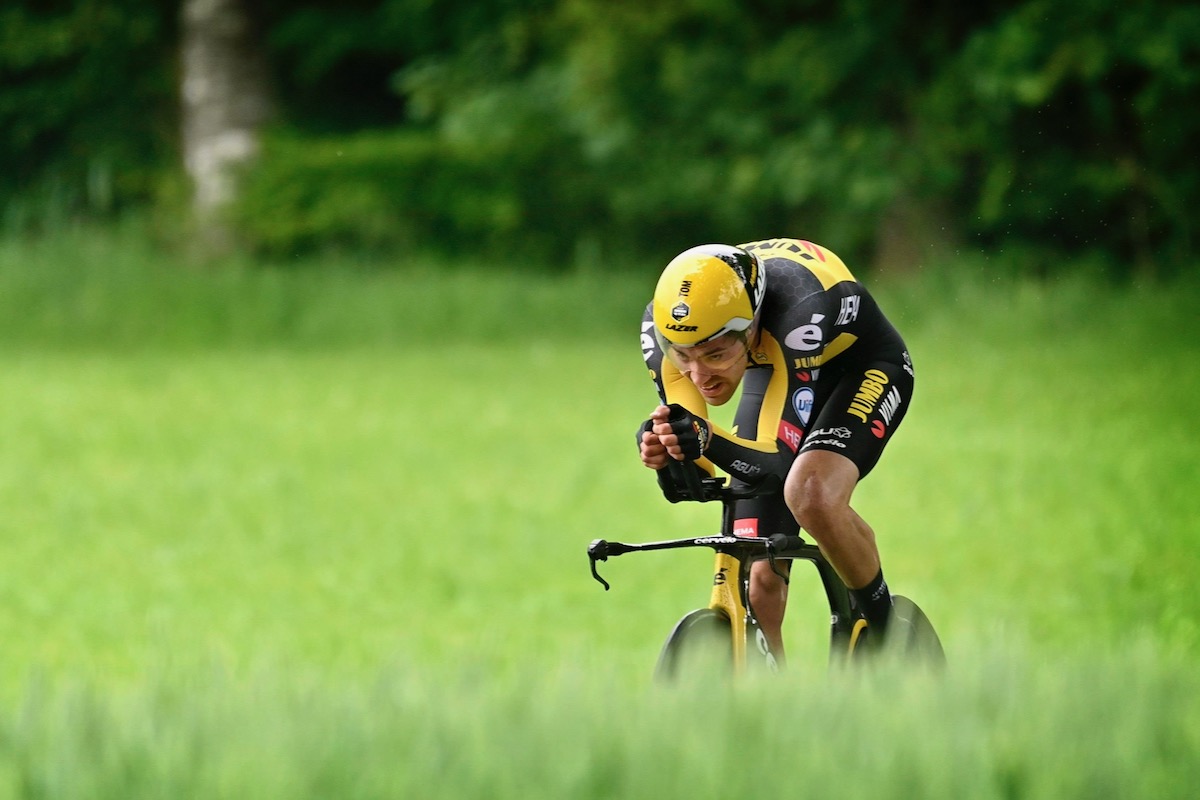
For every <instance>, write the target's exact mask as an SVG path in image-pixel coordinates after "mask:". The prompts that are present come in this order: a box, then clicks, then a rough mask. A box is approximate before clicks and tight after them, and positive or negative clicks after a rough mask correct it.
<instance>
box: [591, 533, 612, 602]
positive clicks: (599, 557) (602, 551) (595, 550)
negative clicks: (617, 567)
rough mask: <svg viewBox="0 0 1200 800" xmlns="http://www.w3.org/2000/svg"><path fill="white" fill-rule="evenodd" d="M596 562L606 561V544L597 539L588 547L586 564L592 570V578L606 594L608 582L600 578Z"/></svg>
mask: <svg viewBox="0 0 1200 800" xmlns="http://www.w3.org/2000/svg"><path fill="white" fill-rule="evenodd" d="M597 561H608V542H606V541H604V540H603V539H597V540H595V541H594V542H592V543H591V544H589V545H588V562H589V564H590V566H591V568H592V577H593V578H595V579H596V580H597V581H599V582H600V585H601V586H603V587H604V591H606V592H607V591H608V590H609V588H610V587H609V585H608V581H606V580H604V578H601V577H600V573H599V572H597V571H596V562H597Z"/></svg>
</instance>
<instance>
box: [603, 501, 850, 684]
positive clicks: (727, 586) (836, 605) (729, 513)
mask: <svg viewBox="0 0 1200 800" xmlns="http://www.w3.org/2000/svg"><path fill="white" fill-rule="evenodd" d="M723 484H724V481H723V479H720V478H703V479H699V478H697V480H696V481H694V482H692V485H691V486H689V487H688V489H687V490H686V491H685V492H681V496H680V497H679V498H678V499H683V500H692V499H695V500H698V501H700V502H706V501H710V500H719V501H720V502H721V504H722V506H723V509H722V515H721V532H720V534H719V535H717V536H702V537H695V538H683V539H670V540H665V541H659V542H647V543H643V544H627V543H623V542H610V541H606V540H604V539H597V540H595V541H593V542H592V543H591V544H590V545H589V546H588V558H589V560H590V562H591V570H592V576H593V577H594V578H595V579H596V580H597V581H599V582H600V583H601V584H602V585H603V586H604V588H605V589H606V590H607V589H608V588H609V584H608V582H607V581H605V580H604V578H602V577H600V574H599V572H598V571H597V570H596V562H597V561H607V560H608V558H609V557H615V556H619V555H624V554H626V553H632V552H645V551H650V550H669V549H679V548H685V547H709V548H711V549H712V550H714V551H715V560H714V566H713V578H712V590H711V595H710V598H709V604H708V606H707V608H706V609H699V610H697V611H693V612H692V613H690V614H688V615H686V616H685V617H684V618H683V619H682V620H680V622H679V623H678V624H677V625H676V626H675V629H674V630H673V631H672V632H671V635H670V636H669V637H668V639H667V642H666V644H665V645H664V647H663V653H662V656H661V657H660V659H659V672H660V673H663V672H670V671H671V670H672V664H671V662H672V659H673V657H674V656H673V653H675V652H676V651H677V649H678V648H679V647H680V646H681V642H682V641H683V640H684V638H686V637H687V636H688V635H689V631H690V630H691V628H692V627H693V626H694V625H696V624H698V620H700V619H702V618H704V617H710V618H711V615H712V614H714V613H715V614H719V615H721V616H722V617H723V618H724V619H726V620H728V629H729V637H730V649H731V655H732V660H733V668H734V672H735V673H741V672H744V671H745V670H746V668H747V666H748V665H749V664H750V663H751V656H752V654H754V653H757V655H758V656H759V657H760V658H761V659H762V661H763V662H764V664H765V666H766V667H767V668H768V669H771V670H774V669H775V668H776V659H775V655H774V654H773V653H771V650H770V647H769V645H768V643H767V641H766V637H765V636H764V635H763V633H762V630H761V628H760V627H759V624H758V620H757V618H756V617H755V615H754V610H753V608H752V607H751V604H750V570H751V567H752V566H753V564H754V563H755V562H758V561H764V560H765V561H769V562H770V563H771V566H772V568H773V569H774V570H775V572H776V573H777V574H779V575H780V576H781V577H783V578H784V580H787V579H788V575H787V574H785V573H784V572H783V571H782V570H781V569H780V568H779V566H778V563H777V562H779V561H789V562H790V561H798V560H804V561H809V562H811V563H812V564H813V566H814V567H816V569H817V573H818V575H819V576H820V579H821V584H822V587H823V589H824V592H825V597H826V600H827V601H828V604H829V611H830V658H831V660H833V659H837V658H840V657H842V656H844V654H845V653H846V651H847V648H848V644H849V641H850V633H851V630H852V628H853V624H854V618H853V615H852V613H851V610H850V597H849V593H848V592H847V590H846V587H845V584H843V583H842V581H841V579H840V578H839V577H838V575H837V573H836V572H835V571H834V569H833V566H832V565H831V564H830V563H829V562H828V560H826V558H825V556H824V554H822V553H821V551H820V549H819V548H818V547H817V546H816V545H814V544H811V543H809V542H807V541H805V540H804V539H802V538H801V537H799V536H787V535H784V534H775V535H773V536H767V537H757V536H735V535H733V529H734V518H735V505H736V502H737V501H738V500H741V499H744V498H748V497H757V496H760V495H764V494H770V493H772V492H775V491H778V487H777V486H775V485H770V484H768V485H760V486H756V487H755V486H745V487H741V486H739V487H726V486H724V485H723Z"/></svg>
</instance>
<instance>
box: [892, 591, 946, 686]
mask: <svg viewBox="0 0 1200 800" xmlns="http://www.w3.org/2000/svg"><path fill="white" fill-rule="evenodd" d="M884 650H885V651H886V652H887V653H888V654H889V655H892V656H895V657H897V658H900V659H903V660H904V661H906V662H909V663H917V664H923V665H926V666H930V667H934V668H941V667H944V666H945V665H946V651H945V649H944V648H943V647H942V641H941V639H940V638H938V635H937V631H936V630H934V627H933V623H932V622H930V621H929V617H927V616H925V612H924V611H922V610H921V608H920V606H918V605H917V604H916V603H914V602H913V601H912V600H910V599H908V598H907V597H903V596H901V595H895V596H894V597H893V600H892V617H891V620H890V621H889V622H888V631H887V637H886V639H885V641H884Z"/></svg>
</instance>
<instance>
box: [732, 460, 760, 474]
mask: <svg viewBox="0 0 1200 800" xmlns="http://www.w3.org/2000/svg"><path fill="white" fill-rule="evenodd" d="M729 468H730V469H731V470H732V471H733V472H740V473H741V474H743V475H757V474H758V473H760V472H762V467H760V466H759V465H758V464H750V463H747V462H745V461H742V460H741V459H735V460H734V462H733V463H732V464H730V465H729Z"/></svg>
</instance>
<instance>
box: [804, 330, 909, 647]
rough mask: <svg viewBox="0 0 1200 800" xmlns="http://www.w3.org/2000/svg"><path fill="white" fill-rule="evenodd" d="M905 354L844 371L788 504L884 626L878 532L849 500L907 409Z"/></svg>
mask: <svg viewBox="0 0 1200 800" xmlns="http://www.w3.org/2000/svg"><path fill="white" fill-rule="evenodd" d="M906 355H907V354H905V353H896V354H895V358H894V359H888V360H880V361H876V362H873V363H871V364H868V365H866V367H865V368H864V369H863V370H862V371H857V370H856V371H852V372H849V373H847V374H846V376H845V377H844V378H843V379H842V380H841V381H840V382H839V384H838V385H837V386H836V387H835V389H834V391H833V392H832V393H831V394H830V396H829V397H828V398H827V399H826V400H825V401H824V402H823V403H822V405H821V408H820V409H819V410H817V412H816V417H815V419H814V422H813V425H812V427H811V429H810V431H809V433H808V434H807V435H806V436H805V439H804V442H803V444H802V445H801V447H800V452H799V455H798V456H797V457H796V461H795V462H794V463H793V464H792V468H791V471H790V472H789V474H788V478H787V481H786V482H785V485H784V497H785V499H786V501H787V505H788V507H789V508H790V509H791V511H792V513H793V514H795V515H796V519H797V520H798V521H799V523H800V525H801V526H802V527H803V528H804V529H805V530H806V531H808V532H809V533H810V534H811V535H812V537H813V538H814V539H815V540H816V542H817V544H818V545H819V546H820V547H821V550H822V552H824V553H825V556H826V558H828V559H829V562H830V563H831V564H832V565H833V567H834V568H835V569H836V570H837V572H838V574H839V575H840V576H841V578H842V580H843V581H844V582H845V584H846V586H847V587H848V588H849V589H850V592H851V596H852V597H853V598H854V600H855V603H856V605H857V606H858V608H859V610H860V611H861V612H862V613H863V614H864V615H865V616H866V618H867V620H868V622H869V623H870V624H871V625H872V626H875V627H877V628H879V629H883V628H886V626H887V621H888V615H889V613H890V609H891V596H890V594H889V592H888V589H887V584H886V582H884V580H883V571H882V569H881V565H880V558H879V550H878V548H877V546H876V544H875V532H874V530H872V528H871V526H870V525H868V524H867V522H866V520H864V519H863V518H862V517H860V516H859V515H858V513H857V512H855V511H854V509H853V508H851V506H850V500H851V496H852V495H853V493H854V489H855V487H856V486H857V485H858V482H859V481H860V480H861V479H862V478H863V477H865V476H866V475H867V473H869V472H870V471H871V469H872V468H874V466H875V464H876V463H877V462H878V460H879V457H880V455H882V453H883V449H884V447H885V446H886V444H887V442H888V441H889V440H890V439H891V435H892V433H893V432H894V431H895V429H896V428H897V427H899V425H900V422H901V421H902V420H903V418H904V415H905V412H906V411H907V410H908V403H909V400H910V399H911V397H912V390H913V374H912V370H911V367H910V366H909V365H908V361H907V358H905V356H906Z"/></svg>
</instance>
